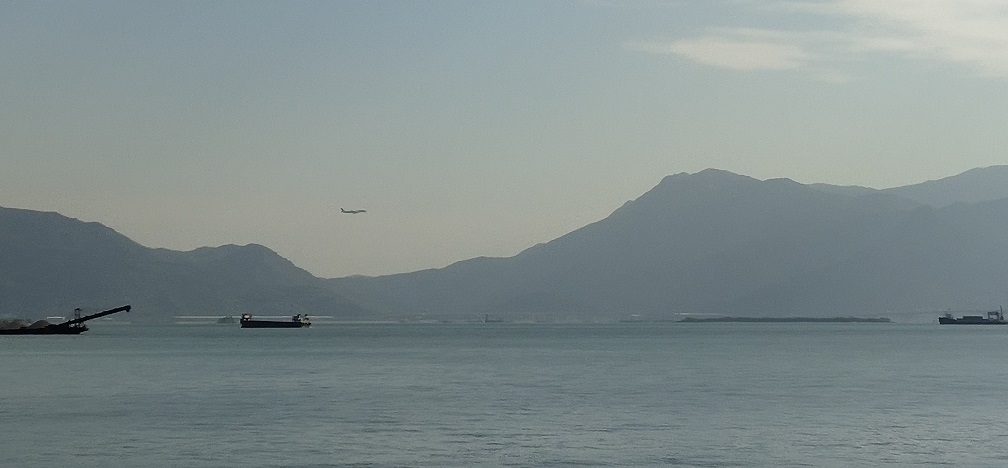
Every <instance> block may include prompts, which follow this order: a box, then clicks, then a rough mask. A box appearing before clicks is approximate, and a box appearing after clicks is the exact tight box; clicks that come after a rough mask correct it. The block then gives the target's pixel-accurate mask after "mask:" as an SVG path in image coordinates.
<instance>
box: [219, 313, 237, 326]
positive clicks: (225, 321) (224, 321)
mask: <svg viewBox="0 0 1008 468" xmlns="http://www.w3.org/2000/svg"><path fill="white" fill-rule="evenodd" d="M217 323H220V324H228V323H235V318H234V315H228V316H227V317H221V318H219V319H217Z"/></svg>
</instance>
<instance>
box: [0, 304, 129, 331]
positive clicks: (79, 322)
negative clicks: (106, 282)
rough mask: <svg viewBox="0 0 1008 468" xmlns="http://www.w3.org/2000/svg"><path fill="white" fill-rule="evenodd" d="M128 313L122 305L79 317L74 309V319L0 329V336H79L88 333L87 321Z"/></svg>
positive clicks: (78, 310) (79, 312) (40, 321)
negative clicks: (118, 313) (85, 323)
mask: <svg viewBox="0 0 1008 468" xmlns="http://www.w3.org/2000/svg"><path fill="white" fill-rule="evenodd" d="M129 311H130V306H129V305H124V306H122V307H116V308H115V309H109V310H106V311H104V312H98V313H97V314H91V315H86V316H84V317H81V315H80V314H81V310H80V309H79V308H78V309H74V318H73V319H71V320H67V321H66V322H62V323H49V322H46V321H45V320H39V321H38V322H35V323H34V324H32V325H30V326H25V327H18V328H3V329H0V335H79V334H81V333H84V332H86V331H88V327H87V325H84V322H87V321H88V320H93V319H96V318H99V317H104V316H106V315H112V314H114V313H117V312H129Z"/></svg>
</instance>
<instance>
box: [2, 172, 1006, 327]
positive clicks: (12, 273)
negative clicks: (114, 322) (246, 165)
mask: <svg viewBox="0 0 1008 468" xmlns="http://www.w3.org/2000/svg"><path fill="white" fill-rule="evenodd" d="M1004 187H1008V169H1006V167H1005V166H998V167H991V168H983V169H976V170H972V171H968V172H966V173H964V174H961V175H958V176H953V177H949V178H946V179H942V180H938V181H930V182H926V183H923V184H917V185H912V186H907V187H898V188H892V189H885V190H876V189H871V188H863V187H837V186H830V185H825V184H809V185H806V184H800V183H797V182H794V181H791V180H788V179H771V180H757V179H754V178H751V177H747V176H743V175H738V174H732V173H730V172H725V171H720V170H713V169H709V170H705V171H701V172H699V173H696V174H685V173H683V174H676V175H672V176H668V177H665V178H664V179H663V180H661V182H660V183H659V184H658V185H657V186H655V187H654V188H653V189H652V190H650V191H648V192H647V193H645V194H643V195H642V196H640V197H639V198H637V199H636V200H632V201H629V202H627V203H626V204H624V205H623V206H622V207H620V208H618V209H617V210H615V211H614V212H613V213H612V214H611V215H610V216H608V217H606V218H605V219H602V220H600V221H598V222H595V223H592V224H590V225H587V226H584V227H582V228H580V229H577V230H575V231H573V232H570V233H568V234H566V235H564V236H561V237H559V238H557V239H554V240H552V241H550V242H547V243H544V244H540V245H536V246H532V247H530V248H528V249H527V250H525V251H523V252H521V253H520V254H518V255H516V256H514V257H510V258H474V259H470V260H466V261H462V262H459V263H456V264H454V265H450V266H448V267H446V268H441V269H432V270H424V271H418V272H412V273H403V274H397V275H389V276H382V277H373V278H372V277H348V278H337V279H328V280H323V279H319V278H315V277H314V276H312V275H311V274H309V273H308V272H306V271H304V270H302V269H300V268H298V267H297V266H295V265H293V264H292V263H291V262H289V261H287V260H286V259H284V258H282V257H280V256H279V255H277V254H276V253H275V252H273V251H271V250H269V249H268V248H266V247H263V246H260V245H255V244H252V245H246V246H236V245H226V246H221V247H214V248H209V247H207V248H200V249H196V250H193V251H189V252H179V251H171V250H165V249H151V248H147V247H144V246H141V245H139V244H137V243H135V242H133V241H131V240H130V239H128V238H126V237H124V236H122V235H120V234H119V233H117V232H115V231H113V230H112V229H110V228H108V227H106V226H103V225H101V224H98V223H93V222H90V223H86V222H81V221H79V220H76V219H71V218H67V217H65V216H62V215H59V214H57V213H46V212H38V211H30V210H19V209H11V208H0V317H20V318H27V319H35V318H41V317H45V316H48V315H64V316H65V315H68V314H69V313H70V311H72V310H73V308H75V307H82V308H84V309H85V310H87V309H92V310H98V309H102V308H109V307H114V306H118V305H122V304H127V303H128V304H131V305H133V306H134V311H137V312H142V313H137V314H132V315H131V316H130V319H131V320H159V321H169V320H171V318H172V317H173V316H176V315H231V314H239V313H243V312H251V313H253V314H260V315H262V314H266V315H280V314H287V313H290V312H293V311H298V312H301V311H303V312H308V313H310V314H312V315H332V316H334V317H336V318H342V319H360V318H407V319H449V320H475V319H479V318H482V317H486V316H492V317H494V318H501V319H509V320H533V321H553V320H577V321H584V320H618V319H626V318H631V317H633V318H635V319H638V318H639V319H656V320H657V319H675V318H680V317H682V316H683V314H720V315H731V316H739V317H744V316H750V317H752V316H760V317H775V316H776V317H780V316H805V317H833V316H851V315H855V316H871V317H877V316H884V315H886V314H889V313H895V314H900V313H908V312H920V311H929V312H933V311H938V310H946V309H956V310H967V309H973V310H977V309H989V308H992V307H996V306H997V305H998V304H1004V303H1008V293H1006V288H1005V285H1006V284H1008V236H1004V234H1003V233H1004V232H1008V198H1006V197H1005V195H1008V191H1006V190H1005V189H1004Z"/></svg>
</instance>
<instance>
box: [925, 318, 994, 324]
mask: <svg viewBox="0 0 1008 468" xmlns="http://www.w3.org/2000/svg"><path fill="white" fill-rule="evenodd" d="M938 323H940V324H942V325H1008V322H1005V321H1004V320H991V319H985V318H971V317H963V318H948V317H938Z"/></svg>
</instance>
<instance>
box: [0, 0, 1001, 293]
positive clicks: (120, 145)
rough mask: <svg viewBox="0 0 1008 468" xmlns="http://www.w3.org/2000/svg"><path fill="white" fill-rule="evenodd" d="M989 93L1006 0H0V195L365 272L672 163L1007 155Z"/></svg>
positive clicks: (866, 163) (125, 227) (544, 218)
mask: <svg viewBox="0 0 1008 468" xmlns="http://www.w3.org/2000/svg"><path fill="white" fill-rule="evenodd" d="M1006 103H1008V4H1005V3H1004V2H1003V1H990V0H955V1H951V0H949V1H935V0H914V1H910V0H886V1H878V0H836V1H828V0H823V1H791V2H789V1H747V0H726V1H717V0H704V1H672V0H670V1H620V0H594V1H549V2H544V1H538V0H537V1H516V2H507V1H505V2H501V1H458V2H449V1H436V2H416V1H403V2H381V1H378V2H375V1H361V2H354V1H336V2H329V1H324V2H300V1H284V2H262V1H234V2H228V1H214V2H205V1H192V2H185V1H163V2H154V1H124V2H88V1H72V2H58V1H51V2H50V1H47V2H36V1H19V0H11V1H5V2H2V3H0V206H5V207H13V208H27V209H33V210H42V211H56V212H59V213H61V214H64V215H66V216H70V217H74V218H77V219H81V220H83V221H97V222H100V223H102V224H105V225H106V226H109V227H111V228H113V229H115V230H116V231H118V232H120V233H122V234H124V235H126V236H128V237H129V238H131V239H133V240H134V241H137V242H139V243H141V244H143V245H145V246H148V247H156V248H168V249H173V250H191V249H194V248H197V247H201V246H219V245H224V244H239V245H243V244H248V243H256V244H262V245H265V246H267V247H269V248H270V249H272V250H274V251H276V252H277V253H279V254H280V255H282V256H284V257H285V258H287V259H289V260H291V261H292V262H294V263H295V264H296V265H298V266H300V267H302V268H304V269H306V270H308V271H309V272H311V273H312V274H314V275H316V276H320V277H342V276H348V275H355V274H363V275H384V274H392V273H402V272H409V271H416V270H421V269H427V268H440V267H444V266H446V265H449V264H451V263H454V262H457V261H460V260H465V259H469V258H473V257H479V256H491V257H507V256H512V255H515V254H517V253H519V252H521V251H522V250H524V249H526V248H528V247H531V246H533V245H535V244H538V243H542V242H548V241H550V240H552V239H555V238H557V237H560V236H562V235H564V234H566V233H568V232H570V231H573V230H576V229H578V228H580V227H582V226H585V225H587V224H590V223H592V222H595V221H598V220H600V219H603V218H605V217H606V216H608V215H609V214H610V213H611V212H612V211H614V210H616V209H617V208H619V207H620V206H621V205H622V204H624V203H625V202H627V201H629V200H632V199H635V198H637V197H639V196H640V195H642V194H643V193H645V192H647V191H648V190H649V189H651V188H653V187H654V186H655V185H657V184H658V183H659V182H660V181H661V179H662V178H663V177H665V176H667V175H671V174H676V173H680V172H689V173H694V172H699V171H701V170H703V169H705V168H718V169H724V170H728V171H731V172H735V173H738V174H744V175H748V176H752V177H755V178H757V179H770V178H778V177H786V178H791V179H794V180H796V181H798V182H802V183H816V182H824V183H831V184H838V185H861V186H867V187H874V188H887V187H895V186H902V185H908V184H913V183H918V182H923V181H926V180H934V179H939V178H942V177H947V176H951V175H955V174H958V173H961V172H964V171H966V170H968V169H971V168H975V167H985V166H991V165H996V164H1005V163H1008V155H1006V154H1005V150H1006V148H1008V131H1006V130H1005V129H1008V106H1006V105H1005V104H1006ZM341 207H342V208H346V209H366V210H367V213H362V214H357V215H347V214H342V213H340V208H341Z"/></svg>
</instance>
